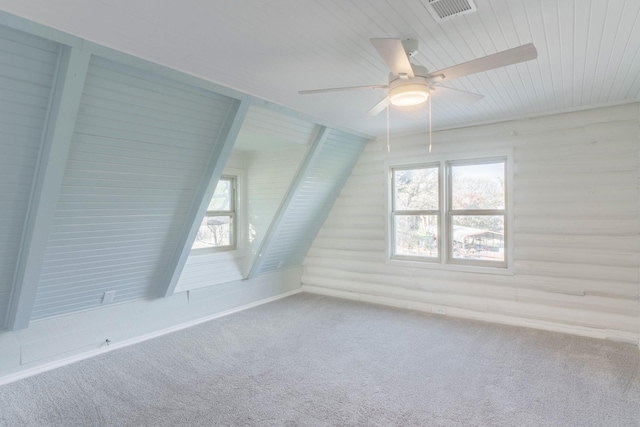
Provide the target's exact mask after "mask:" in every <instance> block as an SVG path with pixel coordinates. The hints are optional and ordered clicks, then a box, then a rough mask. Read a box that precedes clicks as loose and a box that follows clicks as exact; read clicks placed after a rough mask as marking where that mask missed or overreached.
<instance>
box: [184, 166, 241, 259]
mask: <svg viewBox="0 0 640 427" xmlns="http://www.w3.org/2000/svg"><path fill="white" fill-rule="evenodd" d="M236 183H237V178H236V177H234V176H222V177H221V178H220V180H219V181H218V184H217V185H216V189H215V191H214V193H213V197H211V201H210V202H209V206H208V207H207V212H206V214H205V216H204V218H203V219H202V222H201V223H200V228H199V229H198V234H197V235H196V239H195V241H194V243H193V246H192V249H203V248H213V249H216V250H231V249H235V247H236V234H237V232H236V205H237V194H236V193H237V191H236Z"/></svg>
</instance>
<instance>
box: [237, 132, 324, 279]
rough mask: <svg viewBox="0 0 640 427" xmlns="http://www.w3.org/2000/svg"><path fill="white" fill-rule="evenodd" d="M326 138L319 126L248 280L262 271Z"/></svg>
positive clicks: (273, 221) (263, 241) (254, 262)
mask: <svg viewBox="0 0 640 427" xmlns="http://www.w3.org/2000/svg"><path fill="white" fill-rule="evenodd" d="M328 136H329V130H328V129H327V127H326V126H320V129H319V130H318V133H317V134H316V137H315V139H314V141H313V143H312V144H311V147H309V151H307V155H306V157H305V158H304V161H303V162H302V164H301V165H300V168H299V169H298V172H297V173H296V176H295V178H294V179H293V181H292V182H291V186H290V187H289V190H288V191H287V194H286V195H285V198H284V199H283V200H282V203H280V206H279V207H278V210H277V211H276V214H275V216H274V217H273V220H272V221H271V225H270V226H269V229H268V230H267V233H266V234H265V236H264V239H263V240H262V243H261V244H260V248H259V250H258V253H257V254H256V256H255V257H254V259H253V264H252V265H251V268H250V269H249V274H248V275H247V278H248V279H253V278H254V277H256V276H257V274H258V272H259V271H260V270H261V269H262V264H263V263H264V259H265V254H266V253H267V251H268V250H269V246H270V245H271V243H272V242H273V239H274V237H275V235H276V233H277V232H278V229H279V228H280V225H281V224H282V220H283V219H284V216H285V214H286V212H287V209H289V207H290V206H291V203H292V201H293V199H294V197H295V196H296V194H297V193H298V191H299V190H300V187H301V186H302V184H303V182H304V180H305V178H306V175H307V173H308V171H309V169H310V168H311V167H312V165H313V164H314V162H315V160H316V158H317V157H318V154H319V153H320V150H321V148H322V146H323V145H324V143H325V141H326V140H327V137H328Z"/></svg>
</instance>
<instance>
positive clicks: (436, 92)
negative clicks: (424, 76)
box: [431, 86, 484, 105]
mask: <svg viewBox="0 0 640 427" xmlns="http://www.w3.org/2000/svg"><path fill="white" fill-rule="evenodd" d="M431 96H432V98H433V99H446V100H447V101H451V102H455V103H458V104H466V105H469V104H473V103H474V102H478V101H480V100H481V99H482V98H484V95H479V94H477V93H472V92H466V91H464V90H459V89H452V88H450V87H444V86H434V87H433V89H432V90H431Z"/></svg>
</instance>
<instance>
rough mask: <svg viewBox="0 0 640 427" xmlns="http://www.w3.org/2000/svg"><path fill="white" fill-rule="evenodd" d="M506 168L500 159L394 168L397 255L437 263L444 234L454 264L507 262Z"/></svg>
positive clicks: (394, 216) (394, 240) (394, 238)
mask: <svg viewBox="0 0 640 427" xmlns="http://www.w3.org/2000/svg"><path fill="white" fill-rule="evenodd" d="M505 165H506V163H505V160H504V159H499V160H493V161H484V162H483V161H477V162H465V163H456V162H451V163H445V162H442V163H437V164H433V165H425V166H421V167H412V168H394V169H393V170H392V183H393V187H392V192H393V194H392V231H393V236H392V237H393V240H392V241H393V245H392V248H393V253H392V256H394V257H396V258H403V257H409V258H412V257H421V258H427V259H428V258H432V259H434V260H437V259H439V258H440V252H441V250H442V247H443V246H442V244H441V242H439V236H438V234H439V231H440V230H445V233H446V236H445V238H446V241H447V247H448V248H449V251H450V254H449V257H450V258H451V259H452V260H477V261H500V262H504V261H505V254H504V232H505V218H506V204H505V188H506V187H505V176H506V174H505ZM442 170H444V171H446V176H447V177H448V181H447V182H446V185H442V184H444V183H443V182H441V180H442V179H443V178H442V175H444V174H442V173H441V171H442ZM441 200H442V201H444V203H441ZM442 221H446V224H445V226H444V227H442V226H441V225H442Z"/></svg>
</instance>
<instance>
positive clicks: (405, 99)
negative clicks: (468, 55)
mask: <svg viewBox="0 0 640 427" xmlns="http://www.w3.org/2000/svg"><path fill="white" fill-rule="evenodd" d="M371 43H372V44H373V46H374V47H375V48H376V50H377V51H378V53H379V54H380V56H381V57H382V59H383V60H384V62H386V64H387V66H388V67H389V69H390V70H391V72H390V73H389V83H388V84H386V85H369V86H350V87H338V88H329V89H314V90H302V91H299V92H298V93H299V94H301V95H310V94H317V93H326V92H341V91H350V90H360V89H365V90H366V89H386V90H387V96H385V97H384V98H383V99H382V100H381V101H380V102H378V103H377V104H376V105H374V106H373V108H371V109H370V110H369V111H368V112H367V113H366V114H365V116H375V115H377V114H378V113H380V112H381V111H382V110H384V109H385V108H387V106H388V105H389V104H391V105H395V106H413V105H418V104H422V103H423V102H426V101H427V99H429V96H433V97H439V96H447V97H449V98H451V99H452V100H455V101H457V102H461V103H466V104H470V103H473V102H476V101H479V100H480V99H482V98H483V95H479V94H476V93H471V92H466V91H462V90H458V89H452V88H448V87H445V86H440V85H439V84H440V83H442V82H445V81H448V80H453V79H457V78H458V77H463V76H467V75H469V74H474V73H480V72H482V71H488V70H493V69H495V68H500V67H506V66H507V65H512V64H517V63H519V62H524V61H528V60H530V59H535V58H536V57H537V56H538V52H537V50H536V48H535V46H534V45H533V44H532V43H529V44H525V45H522V46H518V47H515V48H513V49H508V50H505V51H502V52H498V53H494V54H493V55H488V56H484V57H482V58H478V59H474V60H471V61H468V62H464V63H462V64H458V65H454V66H452V67H448V68H445V69H442V70H438V71H433V72H429V71H427V69H426V68H425V67H422V66H420V65H416V64H412V63H411V61H410V59H411V58H412V57H413V56H414V55H415V54H416V53H417V52H418V42H417V41H416V40H410V39H409V40H400V39H390V38H375V39H371Z"/></svg>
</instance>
